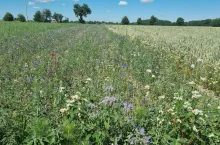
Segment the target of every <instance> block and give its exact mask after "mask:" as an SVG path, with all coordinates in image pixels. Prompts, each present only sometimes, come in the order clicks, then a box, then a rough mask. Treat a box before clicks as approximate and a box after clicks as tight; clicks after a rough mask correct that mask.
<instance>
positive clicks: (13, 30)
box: [0, 21, 74, 40]
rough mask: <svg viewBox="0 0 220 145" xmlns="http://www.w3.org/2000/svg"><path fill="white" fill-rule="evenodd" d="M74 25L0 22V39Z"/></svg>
mask: <svg viewBox="0 0 220 145" xmlns="http://www.w3.org/2000/svg"><path fill="white" fill-rule="evenodd" d="M73 25H74V24H69V23H68V24H61V23H35V22H28V23H27V22H26V23H22V22H4V21H0V35H1V38H0V40H1V39H3V38H7V37H9V36H14V35H21V34H33V33H38V32H42V31H48V30H53V29H59V28H67V27H71V26H73Z"/></svg>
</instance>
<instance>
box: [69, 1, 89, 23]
mask: <svg viewBox="0 0 220 145" xmlns="http://www.w3.org/2000/svg"><path fill="white" fill-rule="evenodd" d="M73 11H74V13H75V15H76V17H79V22H80V23H85V21H84V20H83V17H87V15H89V14H91V13H92V10H91V9H90V8H89V6H88V5H87V4H83V5H82V6H80V5H79V4H75V5H74V9H73Z"/></svg>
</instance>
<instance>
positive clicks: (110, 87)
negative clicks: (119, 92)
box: [105, 85, 113, 91]
mask: <svg viewBox="0 0 220 145" xmlns="http://www.w3.org/2000/svg"><path fill="white" fill-rule="evenodd" d="M112 90H113V87H112V86H111V85H110V86H106V87H105V91H112Z"/></svg>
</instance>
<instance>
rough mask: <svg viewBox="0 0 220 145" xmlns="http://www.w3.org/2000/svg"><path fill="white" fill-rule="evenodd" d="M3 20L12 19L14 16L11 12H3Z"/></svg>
mask: <svg viewBox="0 0 220 145" xmlns="http://www.w3.org/2000/svg"><path fill="white" fill-rule="evenodd" d="M3 20H4V21H14V16H13V15H12V14H11V13H9V12H7V13H6V14H5V16H4V17H3Z"/></svg>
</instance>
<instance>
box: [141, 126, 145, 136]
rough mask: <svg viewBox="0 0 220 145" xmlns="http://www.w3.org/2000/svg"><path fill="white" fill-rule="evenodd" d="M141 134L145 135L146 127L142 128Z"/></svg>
mask: <svg viewBox="0 0 220 145" xmlns="http://www.w3.org/2000/svg"><path fill="white" fill-rule="evenodd" d="M140 134H141V135H145V129H144V128H143V127H142V128H141V129H140Z"/></svg>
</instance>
